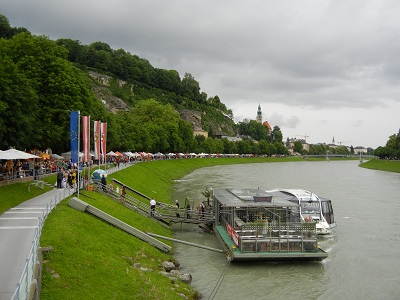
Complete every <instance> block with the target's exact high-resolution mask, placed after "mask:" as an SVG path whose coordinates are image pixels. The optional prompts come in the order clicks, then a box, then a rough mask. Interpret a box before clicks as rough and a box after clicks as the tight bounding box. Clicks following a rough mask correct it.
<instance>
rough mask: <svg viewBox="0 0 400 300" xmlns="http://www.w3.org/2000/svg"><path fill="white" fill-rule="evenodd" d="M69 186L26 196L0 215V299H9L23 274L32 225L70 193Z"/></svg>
mask: <svg viewBox="0 0 400 300" xmlns="http://www.w3.org/2000/svg"><path fill="white" fill-rule="evenodd" d="M73 192H74V191H73V190H72V189H54V190H51V191H49V192H46V193H44V194H42V195H40V196H37V197H35V198H32V199H30V200H27V201H25V202H23V203H21V204H19V205H18V206H16V207H13V208H11V209H9V210H8V211H6V212H5V213H3V214H2V215H0V266H1V268H0V299H1V300H3V299H4V300H10V299H11V298H12V296H13V294H14V292H15V290H16V288H17V284H18V282H19V281H20V279H21V275H22V274H23V271H24V268H25V264H26V261H27V258H28V257H29V255H30V251H31V248H32V245H33V243H34V239H35V232H36V229H37V228H38V227H39V226H40V221H41V218H42V217H43V215H45V214H46V210H49V209H50V210H51V209H52V208H53V207H52V206H54V202H55V200H57V201H60V200H63V199H65V198H67V197H68V196H70V195H72V194H73Z"/></svg>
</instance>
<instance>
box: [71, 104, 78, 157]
mask: <svg viewBox="0 0 400 300" xmlns="http://www.w3.org/2000/svg"><path fill="white" fill-rule="evenodd" d="M69 135H70V141H71V161H72V163H78V161H79V111H71V112H70V126H69Z"/></svg>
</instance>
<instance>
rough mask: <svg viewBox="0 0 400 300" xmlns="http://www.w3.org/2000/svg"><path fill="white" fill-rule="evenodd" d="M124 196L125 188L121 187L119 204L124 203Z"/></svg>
mask: <svg viewBox="0 0 400 300" xmlns="http://www.w3.org/2000/svg"><path fill="white" fill-rule="evenodd" d="M125 196H126V189H125V186H124V185H123V186H122V190H121V202H122V203H125Z"/></svg>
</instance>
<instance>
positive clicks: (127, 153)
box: [123, 151, 139, 157]
mask: <svg viewBox="0 0 400 300" xmlns="http://www.w3.org/2000/svg"><path fill="white" fill-rule="evenodd" d="M123 154H124V155H125V156H128V157H136V156H139V154H137V153H136V154H135V153H132V152H130V151H128V152H123Z"/></svg>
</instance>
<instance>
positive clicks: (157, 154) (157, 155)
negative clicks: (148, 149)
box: [154, 152, 164, 158]
mask: <svg viewBox="0 0 400 300" xmlns="http://www.w3.org/2000/svg"><path fill="white" fill-rule="evenodd" d="M154 156H155V157H159V158H162V157H164V154H162V153H161V152H157V153H156V154H154Z"/></svg>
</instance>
